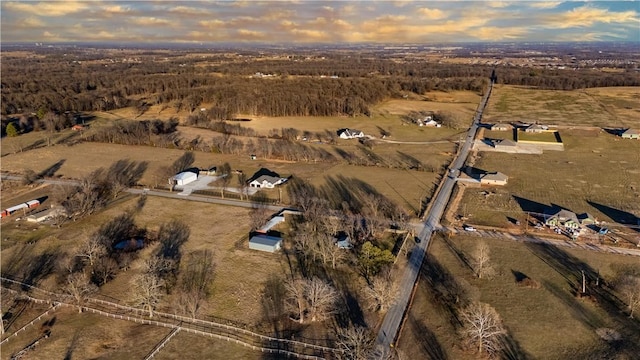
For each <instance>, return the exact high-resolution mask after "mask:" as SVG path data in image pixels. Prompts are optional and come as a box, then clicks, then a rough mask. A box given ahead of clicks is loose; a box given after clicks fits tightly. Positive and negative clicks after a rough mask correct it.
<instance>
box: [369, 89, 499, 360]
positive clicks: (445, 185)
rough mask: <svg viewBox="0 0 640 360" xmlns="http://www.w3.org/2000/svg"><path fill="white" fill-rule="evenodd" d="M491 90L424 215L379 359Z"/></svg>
mask: <svg viewBox="0 0 640 360" xmlns="http://www.w3.org/2000/svg"><path fill="white" fill-rule="evenodd" d="M492 88H493V82H491V83H490V85H489V89H488V91H487V93H486V94H485V95H484V97H483V98H482V101H481V102H480V104H479V105H478V108H477V110H476V113H475V115H474V117H473V124H472V125H471V127H470V128H469V131H468V132H467V136H466V138H465V141H464V143H462V147H461V148H460V149H459V152H458V155H457V157H456V158H455V159H454V161H453V162H452V164H451V166H450V168H449V173H448V174H447V175H446V176H445V177H444V178H443V180H442V183H441V184H440V190H439V191H438V193H437V194H436V197H435V198H434V201H433V202H432V204H431V208H430V209H429V211H428V212H427V213H426V214H425V221H424V227H423V229H422V231H421V232H420V234H419V235H418V239H419V240H418V241H417V244H416V246H415V247H414V248H413V251H412V252H411V257H410V258H409V264H408V266H407V268H406V270H405V272H404V274H402V275H401V279H400V291H399V294H398V297H397V298H396V303H395V304H394V305H393V306H391V307H390V308H389V311H387V314H386V316H385V318H384V320H383V321H382V325H381V326H380V330H379V332H378V336H377V338H376V348H377V349H379V350H380V351H381V353H380V354H379V355H380V358H386V357H387V355H388V353H389V349H390V348H391V347H393V346H394V343H395V340H396V338H397V336H398V331H399V330H400V326H401V324H402V320H403V318H404V315H405V313H406V311H407V308H408V305H409V300H410V299H411V294H412V292H413V287H414V285H415V283H416V280H417V279H418V273H419V272H420V267H421V266H422V261H423V260H424V257H425V255H426V252H427V248H428V246H429V241H430V240H431V236H432V235H433V232H434V231H435V230H436V229H437V228H438V227H439V223H440V218H441V217H442V214H443V212H444V209H445V207H446V205H447V203H448V202H449V198H450V197H451V192H452V190H453V185H454V184H455V182H456V178H457V174H458V173H459V171H460V169H461V168H462V167H463V165H464V163H465V161H466V159H467V156H468V155H469V150H470V149H471V145H472V144H473V140H474V138H475V136H476V132H477V131H478V125H479V123H480V120H481V119H482V112H483V111H484V108H485V107H486V105H487V101H488V99H489V96H490V95H491V89H492Z"/></svg>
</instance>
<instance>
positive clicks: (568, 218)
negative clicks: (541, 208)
mask: <svg viewBox="0 0 640 360" xmlns="http://www.w3.org/2000/svg"><path fill="white" fill-rule="evenodd" d="M544 217H545V221H544V223H545V224H547V225H550V226H563V227H565V228H570V229H577V228H579V227H580V221H579V220H578V216H577V215H576V214H575V213H574V212H573V211H569V210H565V209H558V208H556V209H552V210H551V211H549V212H545V215H544Z"/></svg>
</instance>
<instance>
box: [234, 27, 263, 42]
mask: <svg viewBox="0 0 640 360" xmlns="http://www.w3.org/2000/svg"><path fill="white" fill-rule="evenodd" d="M237 33H238V35H239V40H252V41H255V40H264V39H266V37H267V35H266V34H265V33H264V32H261V31H254V30H248V29H240V30H238V31H237Z"/></svg>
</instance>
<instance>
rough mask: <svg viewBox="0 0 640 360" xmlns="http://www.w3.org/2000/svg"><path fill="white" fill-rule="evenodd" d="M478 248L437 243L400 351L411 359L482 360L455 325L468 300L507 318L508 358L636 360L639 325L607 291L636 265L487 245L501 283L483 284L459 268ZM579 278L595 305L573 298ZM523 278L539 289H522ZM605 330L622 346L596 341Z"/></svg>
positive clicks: (459, 240) (462, 242) (469, 242)
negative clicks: (612, 332) (617, 335)
mask: <svg viewBox="0 0 640 360" xmlns="http://www.w3.org/2000/svg"><path fill="white" fill-rule="evenodd" d="M478 241H480V239H479V238H477V237H464V236H458V237H454V238H450V239H445V238H442V237H436V238H435V239H434V240H433V241H432V243H431V245H430V248H429V254H428V256H427V258H426V259H425V263H424V264H423V267H422V269H421V274H420V278H419V280H418V285H417V289H416V293H415V297H414V300H413V304H412V307H411V309H410V310H409V313H408V315H407V319H406V323H405V327H404V331H403V332H402V334H401V337H400V341H399V344H398V347H399V348H400V350H401V351H403V352H404V353H405V354H406V355H407V358H410V359H446V358H449V359H477V358H479V357H478V354H477V353H474V352H473V351H472V350H468V349H467V348H465V347H464V345H463V341H462V340H461V338H460V336H459V335H458V331H459V329H460V327H459V323H458V321H457V320H456V318H455V315H456V314H457V310H455V309H456V308H457V307H458V306H459V305H460V304H464V303H465V302H466V301H469V300H470V299H475V300H478V301H481V302H484V303H488V304H489V305H491V306H492V307H494V308H495V309H496V310H497V312H498V313H499V314H500V316H501V317H502V319H503V322H504V324H505V326H506V328H507V331H508V334H507V340H508V341H507V342H506V343H507V346H506V350H505V351H504V352H503V353H501V357H503V358H534V359H566V358H583V359H584V358H611V359H631V358H633V357H634V356H635V354H637V350H638V349H637V348H638V343H639V341H640V325H638V322H637V321H635V320H632V319H629V318H628V316H627V315H626V314H624V313H622V312H621V311H620V310H619V308H618V306H623V307H624V305H620V304H619V303H618V302H617V299H616V298H615V297H614V296H611V294H610V293H609V292H608V288H606V285H603V284H606V283H607V282H608V281H611V280H613V278H614V277H615V275H616V274H617V273H618V272H619V271H621V270H622V269H625V268H626V269H635V271H640V265H639V264H638V259H637V258H636V257H625V256H619V255H611V254H602V253H595V252H591V251H584V250H569V249H565V248H555V247H550V246H548V247H545V246H541V245H537V244H529V243H519V242H511V241H509V240H497V239H485V242H486V244H487V245H488V246H489V249H490V256H491V263H492V264H493V267H494V269H495V275H494V276H492V277H491V278H488V279H484V278H483V279H478V278H477V277H475V276H474V275H473V273H472V271H471V270H470V269H469V267H468V266H467V265H466V264H465V263H464V262H463V261H462V260H461V259H465V258H466V259H469V257H470V256H471V254H472V253H473V251H474V249H475V247H476V245H477V242H478ZM581 270H585V272H586V274H587V279H588V280H587V281H588V289H590V290H588V291H590V292H591V293H592V294H594V296H593V299H591V298H578V297H576V296H575V295H574V294H575V291H576V289H578V288H579V287H580V282H581V272H580V271H581ZM522 276H527V277H529V278H530V279H532V280H534V281H535V282H537V283H538V284H539V285H540V286H539V287H538V288H535V287H527V286H524V285H522V284H519V283H518V282H517V279H518V278H521V277H522ZM596 278H599V279H600V280H599V284H600V285H599V286H596V285H595V281H596ZM601 286H604V287H605V288H603V287H601ZM603 328H609V329H614V330H615V331H617V332H619V333H620V335H621V336H622V340H621V341H618V342H611V343H607V342H606V341H605V340H603V339H601V338H600V337H599V336H598V334H597V333H596V331H598V330H599V329H603ZM600 331H602V330H600ZM560 339H561V340H560Z"/></svg>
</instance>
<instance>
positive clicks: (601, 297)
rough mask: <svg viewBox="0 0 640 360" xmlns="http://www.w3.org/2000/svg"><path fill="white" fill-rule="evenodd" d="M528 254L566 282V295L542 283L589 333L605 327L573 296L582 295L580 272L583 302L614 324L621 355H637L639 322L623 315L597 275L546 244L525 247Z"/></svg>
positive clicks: (620, 305)
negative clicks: (592, 304)
mask: <svg viewBox="0 0 640 360" xmlns="http://www.w3.org/2000/svg"><path fill="white" fill-rule="evenodd" d="M526 246H527V247H528V248H529V250H530V251H531V252H532V253H533V254H534V255H535V256H537V257H538V258H539V259H541V260H542V261H544V262H545V263H546V264H547V265H549V266H550V267H551V268H552V269H554V270H555V271H556V272H557V273H558V274H560V275H561V276H563V277H564V278H565V280H566V281H567V284H568V286H569V287H570V289H571V290H570V291H567V290H565V289H562V288H560V287H558V286H557V285H553V284H551V283H549V282H543V285H544V286H545V288H546V289H547V290H548V291H549V292H551V293H552V294H553V295H555V296H556V297H557V298H558V299H560V300H561V301H562V302H563V303H564V304H565V305H566V307H567V308H568V309H569V311H571V313H572V315H573V316H574V317H576V319H578V320H579V321H581V322H582V323H584V324H585V325H587V326H589V327H590V328H592V329H594V330H595V329H596V328H598V327H602V326H604V325H606V323H605V321H604V320H603V319H600V318H599V316H598V315H597V314H595V313H594V312H593V311H590V310H588V309H587V308H586V307H585V306H584V305H582V303H581V300H578V298H576V295H577V294H578V293H579V292H581V291H582V272H584V276H585V279H586V283H587V295H588V297H586V298H585V299H584V301H594V302H595V303H596V304H597V306H598V308H600V309H602V310H603V311H604V312H605V313H606V314H607V315H608V318H609V319H611V320H612V321H613V322H614V323H615V324H616V330H618V331H620V332H621V334H622V340H621V341H620V342H616V343H615V346H616V349H617V350H619V351H620V353H621V354H636V355H637V354H640V322H638V321H635V320H634V319H630V318H629V317H628V316H626V314H625V313H624V311H623V309H625V308H626V305H625V304H624V303H623V302H622V301H620V299H618V298H617V297H616V295H615V294H614V293H613V290H612V288H611V287H609V286H608V284H606V283H605V282H604V281H601V280H600V275H599V273H598V272H597V271H596V270H594V269H593V268H592V267H591V266H589V265H588V264H586V263H584V262H583V261H581V260H580V259H578V258H576V257H575V256H573V255H571V254H569V253H567V252H566V251H564V250H563V249H560V248H558V247H556V246H554V245H551V244H546V243H527V244H526ZM632 358H633V356H632Z"/></svg>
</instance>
